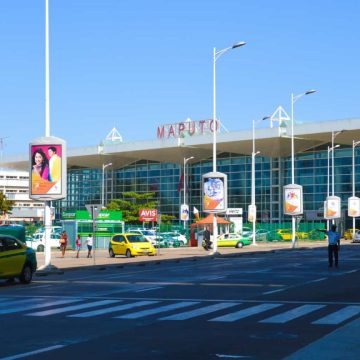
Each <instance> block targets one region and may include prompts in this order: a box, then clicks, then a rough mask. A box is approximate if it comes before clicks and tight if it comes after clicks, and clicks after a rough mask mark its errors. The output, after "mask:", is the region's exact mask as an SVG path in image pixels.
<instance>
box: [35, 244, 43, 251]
mask: <svg viewBox="0 0 360 360" xmlns="http://www.w3.org/2000/svg"><path fill="white" fill-rule="evenodd" d="M44 250H45V246H44V245H39V246H38V247H37V249H36V251H39V252H44Z"/></svg>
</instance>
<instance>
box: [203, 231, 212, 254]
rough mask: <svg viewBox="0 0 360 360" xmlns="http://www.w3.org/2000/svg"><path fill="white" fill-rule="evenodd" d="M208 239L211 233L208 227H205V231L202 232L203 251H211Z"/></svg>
mask: <svg viewBox="0 0 360 360" xmlns="http://www.w3.org/2000/svg"><path fill="white" fill-rule="evenodd" d="M210 237H211V233H210V230H209V227H208V226H207V227H206V228H205V231H204V242H205V246H204V249H205V250H210V249H211V240H210Z"/></svg>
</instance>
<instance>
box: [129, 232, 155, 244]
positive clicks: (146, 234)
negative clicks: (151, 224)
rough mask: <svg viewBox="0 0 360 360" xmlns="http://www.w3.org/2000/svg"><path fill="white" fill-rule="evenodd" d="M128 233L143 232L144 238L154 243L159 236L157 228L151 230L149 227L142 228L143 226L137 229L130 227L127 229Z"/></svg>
mask: <svg viewBox="0 0 360 360" xmlns="http://www.w3.org/2000/svg"><path fill="white" fill-rule="evenodd" d="M127 232H128V233H135V234H141V235H143V236H144V238H145V239H146V240H147V241H149V242H151V243H152V244H153V245H156V243H157V241H156V240H157V236H156V232H155V230H149V229H141V228H137V229H134V228H133V229H128V230H127Z"/></svg>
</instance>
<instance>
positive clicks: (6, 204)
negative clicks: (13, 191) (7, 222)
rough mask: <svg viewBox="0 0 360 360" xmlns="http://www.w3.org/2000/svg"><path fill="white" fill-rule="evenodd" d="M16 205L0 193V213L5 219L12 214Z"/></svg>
mask: <svg viewBox="0 0 360 360" xmlns="http://www.w3.org/2000/svg"><path fill="white" fill-rule="evenodd" d="M14 205H15V201H13V200H8V199H7V198H6V195H4V193H3V192H2V191H0V212H1V214H2V215H3V216H4V217H5V216H6V215H7V214H11V210H12V208H13V207H14Z"/></svg>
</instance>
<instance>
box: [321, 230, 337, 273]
mask: <svg viewBox="0 0 360 360" xmlns="http://www.w3.org/2000/svg"><path fill="white" fill-rule="evenodd" d="M319 231H321V232H323V233H325V234H326V235H327V237H328V257H329V267H332V266H333V260H335V267H338V264H339V250H340V234H339V233H338V232H337V231H336V225H335V224H333V225H331V229H330V230H329V231H328V230H319Z"/></svg>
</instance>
